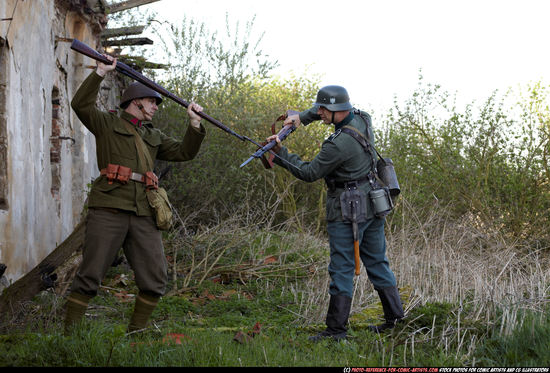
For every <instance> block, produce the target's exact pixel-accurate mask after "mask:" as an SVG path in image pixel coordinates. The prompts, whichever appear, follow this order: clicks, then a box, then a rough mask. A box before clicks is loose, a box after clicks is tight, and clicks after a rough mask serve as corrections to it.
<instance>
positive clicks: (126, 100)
mask: <svg viewBox="0 0 550 373" xmlns="http://www.w3.org/2000/svg"><path fill="white" fill-rule="evenodd" d="M145 97H153V98H155V99H156V100H157V105H160V103H161V102H162V97H161V95H160V94H159V93H158V92H156V91H154V90H152V89H151V88H149V87H147V86H145V85H144V84H142V83H140V82H133V83H132V84H130V85H129V86H128V88H126V90H125V91H124V93H123V94H122V99H121V100H120V107H121V108H123V109H126V108H127V107H128V105H130V102H131V101H132V100H135V99H136V98H145Z"/></svg>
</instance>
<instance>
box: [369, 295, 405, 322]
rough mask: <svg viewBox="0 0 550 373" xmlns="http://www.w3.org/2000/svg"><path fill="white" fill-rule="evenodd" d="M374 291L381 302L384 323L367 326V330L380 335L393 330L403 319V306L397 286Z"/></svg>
mask: <svg viewBox="0 0 550 373" xmlns="http://www.w3.org/2000/svg"><path fill="white" fill-rule="evenodd" d="M376 291H377V292H378V296H379V297H380V300H381V301H382V308H383V310H384V319H385V320H386V322H384V323H383V324H382V325H369V330H371V331H372V332H375V333H382V332H384V331H386V330H388V329H393V328H394V327H395V324H397V323H398V322H400V321H401V320H402V319H403V317H405V313H404V312H403V305H402V304H401V298H400V297H399V289H398V288H397V286H392V287H388V288H384V289H376Z"/></svg>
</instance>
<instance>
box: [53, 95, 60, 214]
mask: <svg viewBox="0 0 550 373" xmlns="http://www.w3.org/2000/svg"><path fill="white" fill-rule="evenodd" d="M59 102H60V98H59V88H57V87H55V86H54V87H53V89H52V134H51V136H50V167H51V170H52V186H51V193H52V197H53V198H54V199H55V201H56V202H57V206H58V209H59V202H60V197H59V188H60V186H61V173H60V163H61V139H60V138H59V136H60V134H61V116H60V107H59Z"/></svg>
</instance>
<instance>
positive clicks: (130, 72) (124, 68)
mask: <svg viewBox="0 0 550 373" xmlns="http://www.w3.org/2000/svg"><path fill="white" fill-rule="evenodd" d="M71 49H73V50H75V51H77V52H79V53H81V54H83V55H85V56H88V57H90V58H93V59H95V60H97V61H99V62H102V63H104V64H106V65H112V64H113V62H112V61H110V60H109V59H107V57H105V56H104V55H102V54H101V53H99V52H97V51H96V50H94V49H92V48H90V47H89V46H88V45H86V44H84V43H83V42H81V41H80V40H78V39H73V41H72V43H71ZM116 70H117V71H119V72H120V73H122V74H124V75H126V76H128V77H129V78H131V79H134V80H136V81H138V82H140V83H142V84H143V85H145V86H147V87H149V88H151V89H152V90H154V91H156V92H158V93H160V94H161V95H163V96H165V97H167V98H169V99H171V100H172V101H174V102H176V103H177V104H179V105H181V106H183V107H185V108H187V107H188V106H189V103H188V102H187V101H185V100H183V99H182V98H180V97H178V96H176V95H175V94H173V93H172V92H170V91H168V90H167V89H165V88H164V87H162V86H160V85H158V84H157V83H155V82H154V81H152V80H151V79H149V78H147V77H146V76H144V75H143V74H141V73H139V72H137V71H136V70H134V69H132V68H131V67H130V66H128V65H126V64H124V63H122V62H119V61H117V64H116ZM196 113H197V114H198V115H199V116H200V117H201V118H203V119H205V120H207V121H208V122H210V123H212V124H213V125H215V126H216V127H218V128H220V129H222V130H224V131H225V132H227V133H229V134H230V135H233V136H235V137H237V138H238V139H240V140H242V141H251V142H252V143H254V144H256V143H255V142H254V141H252V140H251V139H249V138H248V137H246V136H242V135H239V134H238V133H236V132H235V131H233V130H232V129H230V128H229V127H227V126H226V125H225V124H223V123H222V122H220V121H219V120H217V119H214V118H212V117H211V116H210V115H208V114H206V113H204V112H202V111H199V112H196Z"/></svg>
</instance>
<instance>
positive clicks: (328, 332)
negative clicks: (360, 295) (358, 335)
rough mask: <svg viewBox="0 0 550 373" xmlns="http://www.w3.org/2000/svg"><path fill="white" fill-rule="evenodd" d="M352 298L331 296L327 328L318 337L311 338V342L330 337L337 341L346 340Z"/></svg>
mask: <svg viewBox="0 0 550 373" xmlns="http://www.w3.org/2000/svg"><path fill="white" fill-rule="evenodd" d="M350 310H351V298H350V297H347V296H345V295H331V296H330V301H329V305H328V312H327V319H326V324H327V328H326V329H325V330H323V331H322V332H320V333H319V334H317V335H314V336H311V337H309V340H310V341H314V342H317V341H319V340H321V339H323V338H327V337H330V338H332V339H334V340H336V341H339V340H341V339H346V337H347V331H348V329H347V327H346V324H347V323H348V318H349V313H350Z"/></svg>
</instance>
